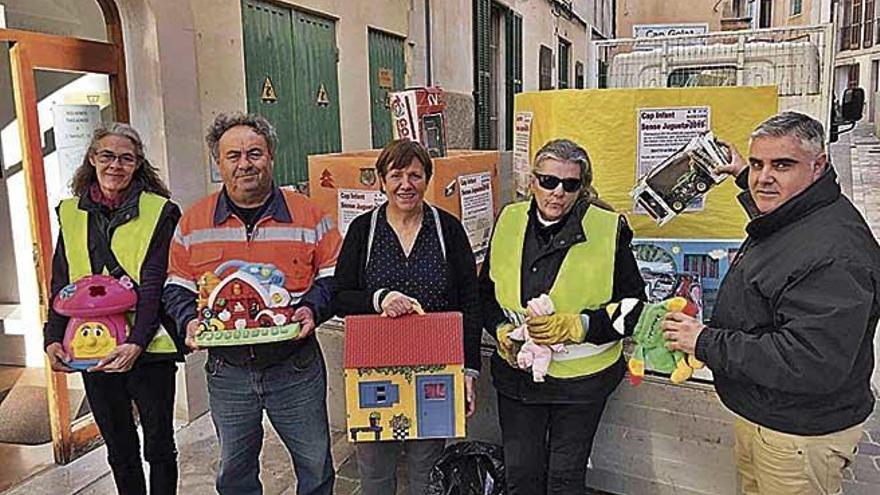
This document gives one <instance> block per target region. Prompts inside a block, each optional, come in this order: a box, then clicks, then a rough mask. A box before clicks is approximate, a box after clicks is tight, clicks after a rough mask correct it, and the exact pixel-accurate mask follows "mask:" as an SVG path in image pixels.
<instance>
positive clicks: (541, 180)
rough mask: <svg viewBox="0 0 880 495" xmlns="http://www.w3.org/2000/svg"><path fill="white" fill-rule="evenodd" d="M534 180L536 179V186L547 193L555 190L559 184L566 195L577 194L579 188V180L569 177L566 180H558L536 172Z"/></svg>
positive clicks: (552, 176) (553, 176)
mask: <svg viewBox="0 0 880 495" xmlns="http://www.w3.org/2000/svg"><path fill="white" fill-rule="evenodd" d="M535 178H536V179H538V185H540V186H541V188H542V189H546V190H548V191H553V190H554V189H556V188H557V187H558V186H559V183H560V182H561V183H562V190H563V191H565V192H567V193H573V192H577V190H578V189H580V188H581V179H580V178H574V177H569V178H567V179H560V178H559V177H556V176H555V175H544V174H539V173H537V172H535Z"/></svg>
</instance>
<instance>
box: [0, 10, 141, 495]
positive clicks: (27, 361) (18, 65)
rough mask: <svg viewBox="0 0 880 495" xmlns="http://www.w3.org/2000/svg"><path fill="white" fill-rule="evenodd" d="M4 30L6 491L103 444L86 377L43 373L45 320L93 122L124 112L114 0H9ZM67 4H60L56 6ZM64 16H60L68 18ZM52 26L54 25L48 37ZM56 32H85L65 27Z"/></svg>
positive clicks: (0, 88)
mask: <svg viewBox="0 0 880 495" xmlns="http://www.w3.org/2000/svg"><path fill="white" fill-rule="evenodd" d="M3 4H4V6H5V10H4V11H3V14H4V15H5V16H6V19H5V21H6V22H5V25H6V26H8V27H9V29H0V159H2V161H0V171H2V173H0V242H2V241H3V240H4V239H8V240H11V242H9V243H7V244H4V245H6V246H12V249H4V250H3V254H2V255H0V269H2V270H3V273H4V275H5V276H6V278H7V279H10V280H12V282H11V283H4V284H3V285H4V287H3V290H0V349H2V351H0V389H2V390H0V416H2V417H3V418H4V421H3V424H2V425H0V455H3V456H4V457H5V458H10V459H15V461H14V462H12V463H11V466H10V468H9V469H7V468H6V467H4V470H3V476H0V491H2V490H3V489H5V488H7V487H8V486H11V485H13V484H15V483H16V482H18V481H20V480H21V479H24V478H26V477H28V476H30V475H32V474H33V473H34V472H35V471H36V470H39V469H42V468H43V467H45V466H46V465H51V464H52V463H53V462H56V463H60V464H65V463H67V462H70V461H71V460H73V459H74V458H76V457H78V456H80V455H82V454H83V453H85V452H87V451H88V450H90V449H91V448H92V447H93V446H95V445H97V444H98V443H99V442H100V440H99V436H98V431H97V427H96V426H95V423H94V420H93V419H92V417H91V414H90V410H89V407H88V403H87V401H86V400H85V393H84V391H83V386H82V380H81V379H80V377H79V375H75V374H72V375H67V374H63V373H53V372H51V371H50V370H48V367H47V365H46V363H45V359H44V356H43V349H42V335H41V332H40V329H41V328H42V322H43V320H44V319H45V313H46V308H47V304H48V284H49V281H50V278H51V259H52V253H53V250H54V240H55V238H56V237H57V220H56V218H55V214H54V212H53V211H52V208H54V207H55V205H56V204H57V203H58V201H59V200H60V199H62V198H63V197H66V196H69V190H68V189H67V183H68V182H69V179H70V177H71V176H72V172H73V170H74V169H75V168H76V167H77V166H78V164H79V163H81V161H82V159H83V155H84V152H85V147H86V145H87V144H88V142H89V140H90V138H91V131H92V130H93V129H94V128H95V127H96V126H97V125H98V124H99V123H100V122H103V121H108V120H117V121H124V122H127V121H128V104H127V91H126V83H125V75H124V67H125V63H124V60H123V50H122V46H121V39H122V35H121V29H120V24H119V16H118V12H117V11H116V8H115V5H113V4H112V1H111V0H37V1H34V0H17V1H4V2H3ZM59 10H60V11H61V12H60V11H59ZM62 14H63V15H62ZM53 33H56V34H53ZM57 33H64V34H66V35H74V36H78V37H77V38H74V37H69V36H60V35H58V34H57Z"/></svg>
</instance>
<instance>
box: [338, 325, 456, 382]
mask: <svg viewBox="0 0 880 495" xmlns="http://www.w3.org/2000/svg"><path fill="white" fill-rule="evenodd" d="M463 363H464V341H463V336H462V322H461V313H457V312H449V313H428V314H426V315H409V316H402V317H400V318H385V317H381V316H379V315H358V316H349V317H347V318H345V367H346V368H381V367H388V366H420V365H421V366H428V365H436V364H444V365H448V364H463Z"/></svg>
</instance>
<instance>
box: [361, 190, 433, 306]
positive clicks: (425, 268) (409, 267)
mask: <svg viewBox="0 0 880 495" xmlns="http://www.w3.org/2000/svg"><path fill="white" fill-rule="evenodd" d="M386 207H387V205H382V206H381V207H380V209H379V215H378V218H377V219H376V220H377V221H376V232H375V233H374V234H373V246H372V248H371V249H370V261H369V263H368V264H367V269H366V273H365V276H366V289H367V290H368V291H369V292H371V293H372V292H375V291H377V290H379V289H391V290H396V291H398V292H401V293H403V294H406V295H407V296H409V297H413V298H415V299H416V300H418V301H419V303H421V305H422V308H423V309H424V310H425V311H426V312H436V311H448V310H449V309H450V308H449V298H448V295H447V294H448V292H447V291H448V288H449V268H448V266H447V265H446V261H445V260H444V259H443V251H442V249H441V247H440V239H439V238H438V237H437V226H436V224H435V220H434V215H433V214H432V213H431V211H430V209H429V207H428V206H427V205H425V206H424V207H423V208H424V214H423V215H422V226H421V228H420V229H419V233H418V236H417V237H416V240H415V243H414V244H413V247H412V250H411V251H410V253H409V257H407V256H406V254H404V252H403V247H402V246H401V245H400V240H399V239H398V238H397V234H395V233H394V229H392V228H391V225H390V224H389V223H388V218H387V216H386V213H385V209H386Z"/></svg>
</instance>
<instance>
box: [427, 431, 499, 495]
mask: <svg viewBox="0 0 880 495" xmlns="http://www.w3.org/2000/svg"><path fill="white" fill-rule="evenodd" d="M425 493H426V495H503V494H504V493H506V492H505V490H504V452H503V450H502V449H501V446H500V445H495V444H491V443H487V442H476V441H473V442H459V443H454V444H452V445H449V446H448V447H446V449H445V450H444V451H443V455H442V456H440V459H438V460H437V462H436V463H435V464H434V467H433V468H432V469H431V473H430V474H429V475H428V487H427V490H426V492H425Z"/></svg>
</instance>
